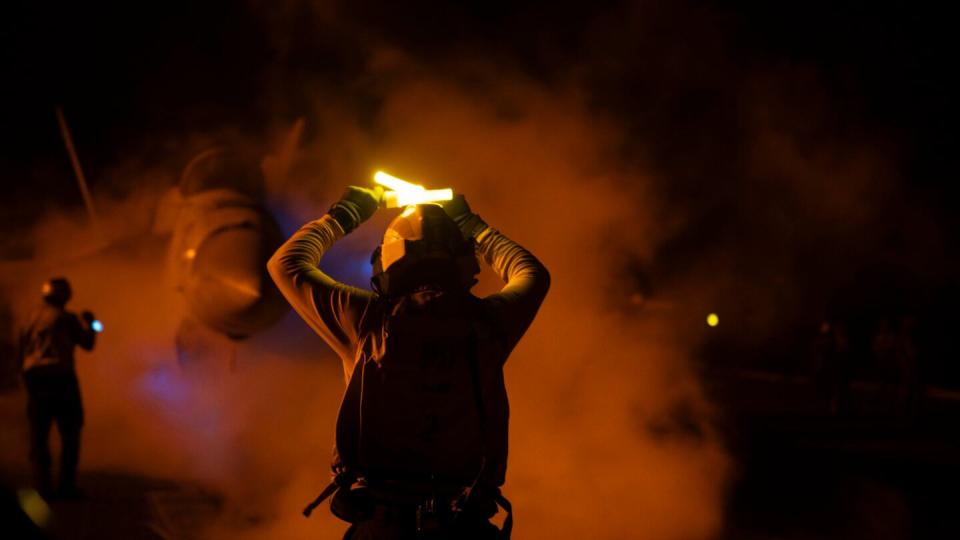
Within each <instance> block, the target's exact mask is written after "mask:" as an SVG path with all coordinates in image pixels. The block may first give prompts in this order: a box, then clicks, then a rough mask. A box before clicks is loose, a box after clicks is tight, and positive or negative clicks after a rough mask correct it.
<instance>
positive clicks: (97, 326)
mask: <svg viewBox="0 0 960 540" xmlns="http://www.w3.org/2000/svg"><path fill="white" fill-rule="evenodd" d="M90 328H93V331H94V332H96V333H98V334H99V333H100V332H103V323H102V322H100V321H93V322H92V323H90Z"/></svg>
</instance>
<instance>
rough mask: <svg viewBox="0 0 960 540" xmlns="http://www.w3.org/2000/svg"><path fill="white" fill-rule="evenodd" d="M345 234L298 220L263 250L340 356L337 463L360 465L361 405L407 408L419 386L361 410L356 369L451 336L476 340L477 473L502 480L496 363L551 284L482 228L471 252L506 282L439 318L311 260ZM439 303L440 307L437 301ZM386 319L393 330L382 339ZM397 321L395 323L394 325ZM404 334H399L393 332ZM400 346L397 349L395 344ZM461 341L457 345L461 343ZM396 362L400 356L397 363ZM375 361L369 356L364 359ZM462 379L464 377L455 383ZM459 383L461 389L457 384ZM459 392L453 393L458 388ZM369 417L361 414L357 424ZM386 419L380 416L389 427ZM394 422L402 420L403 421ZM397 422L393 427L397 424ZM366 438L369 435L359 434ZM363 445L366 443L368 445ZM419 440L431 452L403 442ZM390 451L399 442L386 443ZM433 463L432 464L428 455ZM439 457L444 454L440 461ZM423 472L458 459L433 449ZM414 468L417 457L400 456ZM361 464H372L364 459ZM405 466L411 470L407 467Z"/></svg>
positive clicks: (511, 246)
mask: <svg viewBox="0 0 960 540" xmlns="http://www.w3.org/2000/svg"><path fill="white" fill-rule="evenodd" d="M343 235H344V232H343V228H342V227H341V226H340V225H339V224H338V222H337V221H335V220H334V219H332V218H331V217H330V216H329V215H327V216H324V217H322V218H320V219H319V220H316V221H313V222H311V223H308V224H306V225H304V226H303V227H302V228H301V229H300V230H299V231H297V232H296V233H295V234H294V235H293V236H292V237H291V238H290V239H289V240H288V241H287V242H286V243H285V244H284V245H283V246H281V247H280V249H279V250H278V251H277V253H276V254H275V255H274V256H273V258H271V260H270V262H269V263H268V269H269V271H270V275H271V276H272V277H273V279H274V281H275V282H276V284H277V286H278V287H279V289H280V291H281V292H282V293H283V295H284V296H285V297H286V298H287V300H288V301H289V302H290V304H291V305H292V306H293V308H294V309H295V310H296V311H297V312H298V313H299V314H300V316H301V317H303V319H304V320H305V321H306V322H307V323H308V324H309V325H310V327H311V328H313V329H314V331H316V332H317V334H319V335H320V337H322V338H323V339H324V341H326V342H327V344H329V345H330V347H331V348H333V350H334V351H335V352H336V353H337V355H338V356H339V357H340V359H341V361H342V362H343V370H344V376H345V378H346V380H347V384H348V387H347V392H346V393H345V396H344V402H343V404H342V405H341V411H340V417H339V419H338V427H337V447H338V451H339V453H340V455H341V457H342V458H344V459H345V461H348V462H349V461H350V460H358V461H359V462H360V463H364V460H363V458H362V456H361V455H359V453H362V451H361V449H360V448H357V447H359V446H361V445H360V444H359V443H355V440H359V431H360V426H359V423H360V417H361V416H362V414H361V412H362V411H364V410H367V412H368V413H369V414H370V415H371V416H372V414H375V413H377V412H380V413H384V411H383V410H382V409H385V408H388V407H397V408H398V409H400V410H401V411H402V410H404V409H409V410H413V408H415V407H417V406H418V405H417V398H418V396H420V395H422V393H417V392H414V391H413V390H411V392H410V393H409V394H408V397H410V398H411V400H407V399H397V400H394V401H393V402H392V403H384V402H383V401H382V400H381V401H380V402H379V403H380V405H379V407H380V409H381V410H380V411H376V410H373V411H371V410H369V407H370V406H371V405H370V404H367V405H366V407H368V408H367V409H363V408H362V407H364V404H363V403H360V396H361V394H362V384H361V383H362V380H363V379H364V376H363V373H364V367H365V366H366V365H368V364H370V363H371V362H377V365H381V364H386V363H387V362H382V361H383V360H384V358H386V357H389V356H390V355H394V356H404V357H405V360H406V361H423V360H424V359H423V358H422V349H417V348H411V347H407V345H405V343H409V342H410V341H411V340H412V341H416V340H421V341H422V340H426V339H447V338H449V339H451V340H453V341H451V342H452V343H456V342H457V341H456V340H458V339H459V340H461V342H462V343H466V342H471V343H475V345H476V346H475V347H474V352H471V353H470V354H473V355H475V357H476V358H475V361H476V364H477V368H478V369H477V371H478V372H479V373H477V377H478V379H479V380H480V384H481V386H482V388H483V390H482V394H483V395H482V397H481V400H482V402H483V409H485V411H484V413H482V414H483V416H484V417H485V418H484V422H485V424H486V425H485V430H486V431H487V437H486V438H487V440H486V441H485V444H486V448H487V450H486V453H487V454H488V455H487V456H485V458H486V461H487V463H486V467H485V469H484V474H483V476H484V481H485V482H486V483H489V484H493V485H497V486H499V485H501V484H502V483H503V480H504V475H505V472H506V451H507V445H506V438H507V421H508V415H509V408H508V404H507V397H506V389H505V387H504V384H503V365H504V363H505V362H506V360H507V357H508V356H509V354H510V352H511V351H512V350H513V348H514V347H515V346H516V344H517V343H518V342H519V340H520V338H521V337H522V336H523V334H524V333H525V332H526V330H527V328H528V327H529V326H530V323H531V322H532V321H533V319H534V317H535V316H536V313H537V311H538V309H539V307H540V304H541V303H542V302H543V300H544V298H545V296H546V293H547V290H548V289H549V285H550V276H549V274H548V272H547V270H546V268H545V267H544V266H543V265H542V264H541V263H540V262H539V261H538V260H537V259H536V257H534V256H533V255H532V254H531V253H530V252H528V251H527V250H525V249H524V248H522V247H521V246H519V245H518V244H516V243H515V242H513V241H511V240H510V239H508V238H507V237H505V236H504V235H502V234H500V233H499V232H498V231H496V230H494V229H492V228H487V229H486V230H484V231H483V232H481V233H480V234H479V235H477V238H476V242H477V253H478V255H479V256H480V257H481V258H482V259H483V260H484V261H485V262H486V263H487V264H488V265H490V266H491V267H492V268H493V270H494V271H496V272H497V274H499V275H500V277H501V278H502V279H503V280H504V282H505V283H506V285H505V286H504V287H503V289H502V290H501V291H500V292H498V293H496V294H493V295H490V296H487V297H485V298H482V299H481V298H476V297H474V296H472V295H469V294H467V295H466V297H465V298H463V299H462V301H458V302H454V303H455V304H457V306H456V307H452V308H449V310H448V312H446V313H441V314H440V315H439V316H434V317H430V316H429V315H425V316H420V315H422V314H418V313H417V310H415V309H414V310H409V309H407V308H408V306H406V305H405V304H404V302H403V301H402V300H401V301H398V300H396V299H387V298H383V297H380V296H379V295H377V294H376V293H374V292H371V291H368V290H364V289H358V288H356V287H351V286H348V285H345V284H342V283H339V282H337V281H336V280H334V279H333V278H331V277H330V276H328V275H326V274H324V273H323V272H322V271H321V270H320V269H319V268H318V264H319V262H320V259H321V257H323V255H324V253H326V252H327V250H329V249H330V247H331V246H332V245H333V244H334V242H336V241H337V240H338V239H339V238H341V237H342V236H343ZM440 311H443V309H441V310H440ZM391 325H393V326H394V328H392V329H393V330H394V331H395V334H394V335H395V336H397V337H396V338H391V337H390V330H391ZM399 326H403V329H402V330H400V329H398V327H399ZM441 334H442V335H441ZM401 335H402V336H404V339H399V336H401ZM401 349H402V350H401ZM462 349H464V348H463V347H461V350H462ZM401 363H402V362H401ZM394 364H396V361H395V362H394ZM371 365H373V364H371ZM460 383H461V384H462V383H463V381H460ZM464 391H466V390H464ZM462 393H463V392H462V391H461V392H460V394H462ZM369 422H370V418H364V427H365V428H366V426H367V424H368V423H369ZM388 424H389V422H384V425H385V426H388ZM401 425H402V423H401ZM397 429H399V428H397ZM367 439H368V440H369V439H370V437H367ZM368 446H369V445H368ZM417 448H423V451H424V452H425V453H427V454H429V451H428V449H427V448H428V446H426V445H422V446H420V447H418V446H417V445H416V443H411V444H410V445H409V448H406V450H408V451H409V452H412V453H414V454H415V453H416V449H417ZM393 450H394V453H396V452H398V451H401V450H403V449H400V448H394V449H393ZM431 461H432V462H433V463H430V462H431ZM437 461H444V463H442V464H440V465H438V464H437ZM419 462H421V464H422V468H424V469H425V468H427V467H430V468H431V470H422V471H420V472H422V473H428V472H433V471H435V470H436V468H437V467H438V466H439V467H440V468H441V469H443V467H445V466H449V467H452V468H455V467H456V464H455V463H447V462H446V461H445V460H443V459H441V457H440V455H439V454H438V455H437V456H433V457H431V456H430V455H425V456H420V460H419ZM404 463H407V464H409V465H410V467H412V468H414V469H416V468H417V467H418V466H419V465H417V463H418V459H417V456H415V455H413V456H410V458H409V459H408V460H407V461H405V462H404ZM366 465H368V466H370V465H371V464H370V463H369V462H367V463H366ZM407 472H410V471H407Z"/></svg>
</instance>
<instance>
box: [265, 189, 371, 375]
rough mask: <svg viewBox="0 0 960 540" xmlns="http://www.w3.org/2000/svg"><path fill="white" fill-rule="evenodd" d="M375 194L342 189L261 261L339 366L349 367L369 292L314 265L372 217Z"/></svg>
mask: <svg viewBox="0 0 960 540" xmlns="http://www.w3.org/2000/svg"><path fill="white" fill-rule="evenodd" d="M381 196H382V190H368V189H363V188H355V187H350V188H348V189H347V192H346V193H345V194H344V196H343V198H341V200H340V201H339V202H337V203H336V204H334V205H333V206H332V207H331V208H330V211H329V212H328V213H327V214H326V215H324V216H323V217H321V218H320V219H318V220H315V221H311V222H309V223H307V224H306V225H304V226H303V227H301V228H300V230H299V231H297V232H296V233H294V234H293V236H291V237H290V239H289V240H287V241H286V242H285V243H284V244H283V245H282V246H280V249H278V250H277V252H276V253H275V254H274V255H273V257H271V258H270V261H269V262H268V263H267V270H268V271H269V272H270V276H271V277H272V278H273V281H274V283H276V284H277V288H279V289H280V292H281V293H283V296H284V297H285V298H286V299H287V301H288V302H290V305H291V306H293V309H294V310H296V312H297V313H299V314H300V316H301V317H302V318H303V320H304V321H306V322H307V324H308V325H310V327H311V328H313V330H314V331H315V332H316V333H317V334H318V335H319V336H320V337H321V338H323V340H324V341H326V342H327V344H328V345H330V347H331V348H332V349H333V350H334V352H336V353H337V355H338V356H340V358H341V360H342V361H343V363H344V369H345V370H349V369H350V367H351V365H352V362H353V352H354V351H353V349H354V347H355V345H356V343H357V328H358V325H359V322H360V320H361V318H362V316H363V313H364V311H365V310H366V309H367V307H368V306H369V304H370V301H371V300H373V298H374V294H373V293H372V292H370V291H367V290H363V289H358V288H356V287H351V286H349V285H345V284H343V283H339V282H337V281H336V280H334V279H333V278H331V277H330V276H328V275H326V274H324V273H323V272H321V271H320V268H319V267H318V265H319V263H320V259H321V258H322V257H323V255H324V253H326V252H327V251H328V250H329V249H330V247H331V246H333V244H334V243H335V242H336V241H337V240H339V239H340V238H341V237H343V236H344V235H346V234H348V233H349V232H351V231H352V230H353V229H355V228H356V227H357V226H358V225H360V223H362V222H363V221H366V220H367V219H368V218H369V217H370V216H372V215H373V213H374V212H375V211H376V209H377V206H378V205H379V202H380V197H381Z"/></svg>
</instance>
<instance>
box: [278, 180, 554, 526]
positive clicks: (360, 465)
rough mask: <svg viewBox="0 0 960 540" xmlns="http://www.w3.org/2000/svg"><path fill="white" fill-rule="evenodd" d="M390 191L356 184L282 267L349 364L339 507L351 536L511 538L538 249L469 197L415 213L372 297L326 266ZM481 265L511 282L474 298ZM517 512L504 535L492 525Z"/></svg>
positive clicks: (299, 301) (538, 292) (291, 289)
mask: <svg viewBox="0 0 960 540" xmlns="http://www.w3.org/2000/svg"><path fill="white" fill-rule="evenodd" d="M381 193H382V192H381V191H379V190H377V191H371V190H366V189H362V188H353V187H351V188H349V189H348V191H347V193H346V194H345V195H344V197H343V199H341V200H340V201H339V202H338V203H337V204H335V205H334V206H333V207H332V208H331V209H330V212H329V213H328V214H327V215H325V216H324V217H322V218H320V219H319V220H316V221H313V222H310V223H308V224H306V225H304V226H303V228H301V229H300V230H299V231H298V232H297V233H296V234H294V235H293V237H292V238H290V240H288V241H287V242H286V243H285V244H284V245H283V246H282V247H281V248H280V250H279V251H278V252H277V253H276V254H275V255H274V257H273V258H272V259H271V261H270V264H269V268H270V273H271V275H272V276H273V278H274V280H275V281H276V283H277V285H278V286H279V288H280V290H281V291H282V292H283V294H284V295H285V296H286V297H287V299H288V300H289V301H290V303H291V304H292V305H293V307H294V309H296V310H297V312H298V313H299V314H300V315H301V316H302V317H303V318H304V319H305V320H306V321H307V323H308V324H309V325H310V326H311V327H312V328H313V329H314V330H315V331H316V332H317V333H318V334H319V335H320V336H321V337H322V338H323V339H324V340H325V341H326V342H327V343H328V344H329V345H330V346H331V347H332V348H333V349H334V351H336V352H337V354H338V355H339V356H340V358H341V359H342V361H343V367H344V374H345V376H346V379H347V389H346V393H345V394H344V398H343V403H342V404H341V407H340V414H339V417H338V419H337V429H336V444H337V448H336V450H337V454H336V457H335V459H334V472H335V474H336V478H335V480H334V482H333V483H332V484H331V485H330V486H328V488H327V489H325V490H324V493H322V494H321V496H320V497H318V499H317V500H316V501H314V503H313V504H311V505H310V506H309V507H308V509H307V510H306V511H305V513H306V514H308V515H309V512H310V511H311V510H312V509H313V507H315V506H316V505H317V504H319V503H320V502H321V501H322V500H323V499H324V498H325V497H327V496H329V495H330V494H331V493H332V492H333V491H334V490H335V489H336V495H334V498H333V500H332V502H331V510H332V511H333V512H334V514H336V515H337V516H338V517H340V518H342V519H344V520H346V521H348V522H350V523H352V525H351V527H350V529H349V530H348V532H347V535H346V537H345V538H349V539H354V540H356V539H374V538H376V539H408V538H409V539H414V538H416V539H433V538H437V539H439V538H456V539H492V538H508V537H509V534H510V529H511V527H512V515H511V512H510V505H509V502H508V501H507V500H506V499H504V498H503V496H502V495H501V494H500V489H499V488H500V486H501V485H502V484H503V482H504V476H505V473H506V466H507V420H508V405H507V395H506V388H505V387H504V382H503V364H504V362H506V360H507V357H508V356H509V354H510V351H511V350H512V349H513V348H514V346H515V345H516V344H517V342H518V341H519V340H520V338H521V336H523V334H524V332H525V331H526V330H527V327H528V326H529V325H530V323H531V322H532V321H533V318H534V316H535V315H536V313H537V310H538V309H539V307H540V304H541V303H542V301H543V299H544V297H545V296H546V293H547V289H548V288H549V281H550V279H549V275H548V273H547V270H546V269H545V268H544V266H543V265H542V264H541V263H540V262H539V261H538V260H537V259H536V258H535V257H534V256H533V255H532V254H530V253H529V252H528V251H526V250H525V249H524V248H522V247H520V246H519V245H517V244H516V243H514V242H512V241H511V240H509V239H508V238H506V237H505V236H503V235H502V234H500V233H499V232H497V231H496V230H494V229H492V228H490V227H488V226H487V224H486V223H484V222H483V220H481V219H480V217H479V216H477V215H476V214H474V213H473V212H471V211H470V207H469V206H467V203H466V201H465V200H464V199H463V197H462V196H457V197H456V198H455V199H454V200H453V201H449V202H448V203H445V204H444V206H443V207H442V208H441V207H440V206H438V205H432V204H425V205H419V206H416V207H409V208H408V209H407V210H405V211H404V212H403V213H402V214H401V215H400V216H399V217H397V218H396V219H395V220H393V222H392V223H391V224H390V226H389V227H388V229H387V231H386V233H385V234H384V237H383V243H382V245H381V246H380V247H379V248H378V249H377V250H376V251H375V252H374V256H373V260H372V263H373V266H374V276H373V278H372V284H373V288H374V289H375V291H374V292H371V291H368V290H363V289H358V288H355V287H350V286H347V285H344V284H341V283H338V282H336V281H335V280H333V279H332V278H330V277H329V276H327V275H325V274H324V273H322V272H321V271H320V270H319V269H318V268H317V265H318V263H319V262H320V258H321V257H322V256H323V254H324V253H325V252H326V251H327V250H329V249H330V247H331V246H332V245H333V244H334V242H336V241H337V240H338V239H339V238H341V237H342V236H344V235H345V234H347V233H349V232H350V231H352V230H353V229H354V228H356V227H357V226H358V225H359V224H360V223H362V222H363V221H365V220H366V219H368V218H369V217H370V216H371V215H373V213H374V212H375V211H376V209H377V207H378V205H379V202H380V198H381ZM477 256H479V257H480V258H482V259H483V260H484V261H485V262H486V263H487V264H489V265H491V266H492V267H493V269H494V270H495V271H496V272H497V273H498V274H499V275H500V276H501V278H502V279H503V280H504V281H505V282H506V286H505V287H504V288H503V290H502V291H501V292H500V293H498V294H494V295H491V296H488V297H486V298H483V299H481V298H477V297H475V296H473V295H472V294H471V293H470V288H471V287H472V286H473V285H474V284H475V283H476V279H475V276H476V274H477V273H478V272H479V266H478V263H477ZM498 504H499V505H500V506H501V507H503V508H504V510H506V511H507V519H506V521H505V523H504V528H503V529H504V530H503V531H499V530H498V529H497V527H495V526H494V525H493V524H491V523H490V521H489V519H490V518H491V517H492V516H493V515H494V514H495V513H496V512H497V505H498Z"/></svg>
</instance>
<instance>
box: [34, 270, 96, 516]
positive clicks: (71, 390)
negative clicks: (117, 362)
mask: <svg viewBox="0 0 960 540" xmlns="http://www.w3.org/2000/svg"><path fill="white" fill-rule="evenodd" d="M71 295H72V291H71V289H70V283H69V282H68V281H67V280H66V279H64V278H55V279H51V280H50V281H48V282H47V283H46V284H44V286H43V304H42V305H41V306H40V308H39V309H38V310H37V311H36V313H34V314H33V316H32V317H31V319H30V322H29V324H28V325H27V326H26V327H25V328H24V329H23V331H22V332H21V334H20V362H21V370H22V373H23V380H24V384H25V386H26V389H27V415H28V418H29V421H30V461H31V464H32V465H33V473H34V479H35V482H36V486H37V490H38V491H39V492H40V493H41V494H42V495H45V496H50V495H57V496H60V497H66V498H72V497H77V496H79V495H80V492H79V490H78V489H77V484H76V476H77V463H78V461H79V458H80V430H81V427H82V426H83V405H82V404H81V401H80V385H79V383H78V381H77V374H76V371H75V370H74V358H73V350H74V348H75V347H76V346H78V345H79V346H80V347H82V348H84V349H85V350H88V351H89V350H92V349H93V345H94V342H95V340H96V331H95V330H94V328H93V327H94V317H93V314H92V313H90V312H89V311H84V312H83V313H82V314H81V316H80V317H77V316H76V315H75V314H73V313H71V312H69V311H67V310H66V309H65V306H66V304H67V302H68V301H69V300H70V297H71ZM54 422H56V424H57V431H59V432H60V442H61V447H62V451H61V453H60V481H59V483H58V485H57V491H56V492H55V493H54V492H53V490H52V482H51V475H50V466H51V458H50V444H49V436H50V426H51V424H52V423H54Z"/></svg>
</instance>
